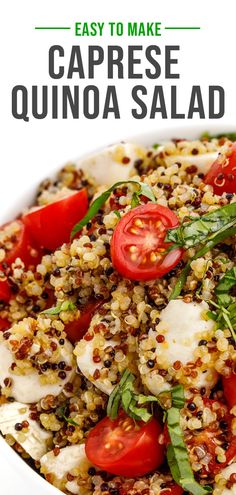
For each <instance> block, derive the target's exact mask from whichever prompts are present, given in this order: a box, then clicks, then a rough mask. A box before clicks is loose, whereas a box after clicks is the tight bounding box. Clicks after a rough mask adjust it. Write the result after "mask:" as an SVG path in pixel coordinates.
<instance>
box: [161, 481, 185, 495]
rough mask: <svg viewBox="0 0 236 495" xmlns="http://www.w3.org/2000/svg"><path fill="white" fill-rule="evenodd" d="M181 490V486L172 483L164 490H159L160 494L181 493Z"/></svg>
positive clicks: (174, 494) (172, 494)
mask: <svg viewBox="0 0 236 495" xmlns="http://www.w3.org/2000/svg"><path fill="white" fill-rule="evenodd" d="M183 492H184V491H183V488H181V486H179V485H176V484H175V483H173V485H171V486H170V487H168V488H167V489H166V490H161V495H182V493H183Z"/></svg>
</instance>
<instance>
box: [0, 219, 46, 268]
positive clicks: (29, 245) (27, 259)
mask: <svg viewBox="0 0 236 495" xmlns="http://www.w3.org/2000/svg"><path fill="white" fill-rule="evenodd" d="M16 222H17V223H18V224H19V226H20V229H19V232H18V233H17V234H16V242H15V244H14V246H13V248H12V249H11V250H10V251H9V252H7V254H6V257H5V258H4V261H5V262H6V263H7V264H8V265H11V263H13V262H14V261H15V259H16V258H20V259H21V260H22V261H23V262H24V264H25V266H26V268H28V267H29V266H30V265H33V266H36V265H37V264H38V262H39V261H40V259H41V256H42V253H41V250H39V249H35V246H34V243H33V242H32V239H31V238H30V234H29V231H28V229H27V228H26V226H25V225H24V223H23V222H22V221H21V219H20V220H17V221H14V223H16ZM11 223H13V222H9V223H8V224H5V225H3V226H2V229H4V228H5V227H7V226H8V225H10V224H11ZM32 251H33V255H32Z"/></svg>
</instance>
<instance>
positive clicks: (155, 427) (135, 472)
mask: <svg viewBox="0 0 236 495" xmlns="http://www.w3.org/2000/svg"><path fill="white" fill-rule="evenodd" d="M127 422H128V424H129V425H130V424H131V425H132V428H131V429H130V430H129V431H127V430H125V428H126V427H127ZM137 424H138V426H139V427H140V428H139V430H137V426H135V423H134V421H133V420H132V419H131V418H129V417H128V416H127V415H126V414H124V413H122V414H120V415H119V416H118V418H117V419H115V420H111V419H110V418H108V417H106V418H104V419H102V420H101V421H100V422H99V423H98V424H97V425H96V426H95V428H93V430H91V431H90V433H89V435H88V438H87V440H86V444H85V451H86V455H87V457H88V459H89V460H90V461H91V462H92V463H93V464H95V465H96V466H98V467H99V468H100V469H102V470H105V471H107V472H109V473H112V474H116V475H117V476H127V477H133V476H143V475H144V474H146V473H149V472H150V471H153V470H154V469H155V468H157V467H158V466H160V465H161V464H162V462H163V461H164V447H163V445H160V444H159V443H158V437H159V435H160V434H161V432H162V428H161V426H160V424H159V423H158V421H157V420H156V419H154V418H152V419H151V420H150V421H149V422H148V423H146V424H145V423H142V422H138V423H137V422H136V425H137Z"/></svg>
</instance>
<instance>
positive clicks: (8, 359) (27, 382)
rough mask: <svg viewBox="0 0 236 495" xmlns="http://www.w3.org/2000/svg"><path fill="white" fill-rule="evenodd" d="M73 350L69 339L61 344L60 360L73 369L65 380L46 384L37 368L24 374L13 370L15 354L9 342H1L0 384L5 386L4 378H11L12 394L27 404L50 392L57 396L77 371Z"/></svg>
mask: <svg viewBox="0 0 236 495" xmlns="http://www.w3.org/2000/svg"><path fill="white" fill-rule="evenodd" d="M72 351H73V347H72V345H71V343H70V342H69V341H66V342H65V344H64V345H63V346H60V353H61V356H60V358H61V359H60V360H61V361H65V363H66V364H68V365H70V366H72V370H71V371H70V372H67V373H66V378H65V379H64V380H61V379H59V380H58V381H57V382H56V383H47V384H44V383H42V381H41V378H40V377H42V375H39V374H38V372H37V371H36V370H33V371H31V370H28V369H27V370H26V374H24V375H17V374H15V373H14V372H12V370H11V364H12V363H13V362H14V356H13V354H12V353H11V351H10V350H9V348H8V346H7V342H2V343H1V344H0V363H1V366H0V385H1V386H2V387H4V386H5V385H4V380H5V379H6V378H10V379H11V381H12V386H11V396H12V397H14V399H16V400H17V401H19V402H23V403H25V404H28V403H34V402H38V401H39V400H41V399H42V398H43V397H45V396H46V395H48V394H51V395H54V396H57V395H59V394H60V393H61V392H62V390H63V388H64V386H65V384H66V383H67V382H68V381H70V380H71V379H72V377H73V375H74V373H75V366H74V363H73V352H72Z"/></svg>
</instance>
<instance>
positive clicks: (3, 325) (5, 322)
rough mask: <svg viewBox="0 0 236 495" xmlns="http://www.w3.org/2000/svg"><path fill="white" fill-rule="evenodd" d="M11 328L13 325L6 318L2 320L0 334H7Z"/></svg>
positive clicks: (0, 319)
mask: <svg viewBox="0 0 236 495" xmlns="http://www.w3.org/2000/svg"><path fill="white" fill-rule="evenodd" d="M10 326H11V324H10V322H9V321H8V320H7V319H6V318H0V332H5V330H8V328H10Z"/></svg>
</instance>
